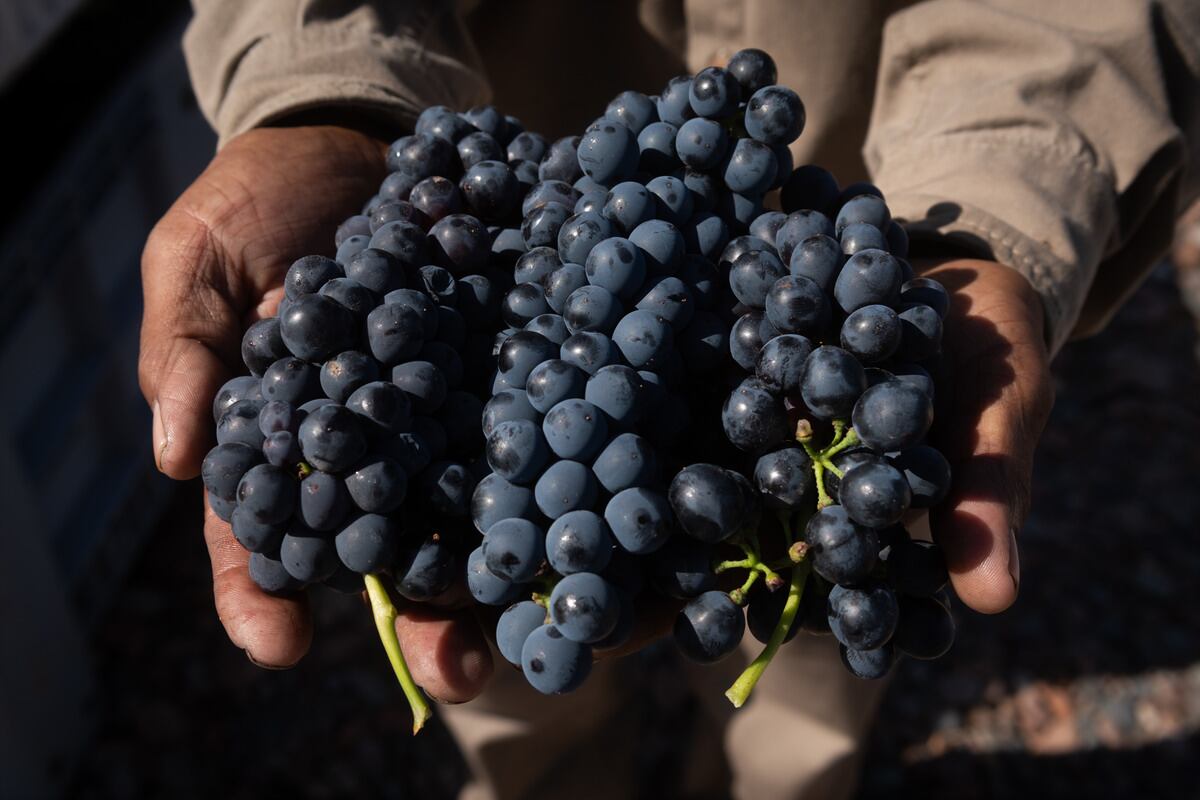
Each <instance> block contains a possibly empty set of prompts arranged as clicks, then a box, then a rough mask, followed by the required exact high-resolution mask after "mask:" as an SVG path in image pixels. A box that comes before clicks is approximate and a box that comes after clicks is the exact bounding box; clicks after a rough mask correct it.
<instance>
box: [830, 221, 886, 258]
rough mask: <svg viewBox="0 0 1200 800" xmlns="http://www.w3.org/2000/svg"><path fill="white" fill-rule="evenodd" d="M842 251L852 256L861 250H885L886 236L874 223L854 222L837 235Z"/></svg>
mask: <svg viewBox="0 0 1200 800" xmlns="http://www.w3.org/2000/svg"><path fill="white" fill-rule="evenodd" d="M838 238H839V241H840V242H841V245H842V252H843V253H845V254H846V255H847V256H852V255H854V254H855V253H857V252H859V251H861V250H883V251H886V250H887V237H885V236H884V235H883V232H882V231H881V230H879V229H878V228H876V227H875V226H874V225H867V224H865V223H861V222H856V223H854V224H852V225H847V226H846V227H845V228H844V229H843V230H842V233H841V236H839V237H838Z"/></svg>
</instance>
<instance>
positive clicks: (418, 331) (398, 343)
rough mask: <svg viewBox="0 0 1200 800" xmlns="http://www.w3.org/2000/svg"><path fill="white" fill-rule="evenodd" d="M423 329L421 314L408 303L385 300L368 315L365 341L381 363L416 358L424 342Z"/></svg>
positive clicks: (397, 362)
mask: <svg viewBox="0 0 1200 800" xmlns="http://www.w3.org/2000/svg"><path fill="white" fill-rule="evenodd" d="M398 291H401V292H403V291H407V290H405V289H400V290H398ZM426 330H427V323H426V322H425V320H424V319H423V318H422V315H421V313H420V312H419V311H418V310H417V309H415V308H413V307H412V306H410V305H407V304H403V303H394V302H393V303H385V304H384V305H381V306H376V307H375V308H374V309H372V311H371V312H370V313H369V314H368V315H367V344H368V346H369V348H370V350H371V355H373V356H374V357H375V358H376V359H377V360H378V361H380V362H381V363H382V364H384V365H393V364H399V363H401V362H403V361H407V360H408V359H410V358H415V357H416V355H417V354H418V353H420V352H421V347H422V346H423V345H424V344H425V340H426V338H427V336H426ZM429 338H431V337H429Z"/></svg>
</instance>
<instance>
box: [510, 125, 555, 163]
mask: <svg viewBox="0 0 1200 800" xmlns="http://www.w3.org/2000/svg"><path fill="white" fill-rule="evenodd" d="M549 146H550V143H549V142H547V141H546V137H544V136H542V135H541V134H540V133H530V132H529V131H522V132H521V133H518V134H517V135H516V136H514V137H513V140H512V141H511V142H509V143H508V149H507V152H506V153H505V155H506V156H507V157H508V160H509V162H513V161H532V162H533V163H535V164H536V163H537V162H539V161H541V160H542V156H544V155H545V154H546V150H547V149H548V148H549Z"/></svg>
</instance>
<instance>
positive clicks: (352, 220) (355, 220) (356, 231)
mask: <svg viewBox="0 0 1200 800" xmlns="http://www.w3.org/2000/svg"><path fill="white" fill-rule="evenodd" d="M364 234H366V235H368V236H369V235H370V234H371V219H370V218H369V217H368V216H366V215H365V214H355V215H354V216H352V217H347V218H346V219H344V220H342V224H341V225H338V227H337V230H336V231H335V232H334V234H333V246H334V247H341V246H342V243H343V242H345V241H346V240H347V239H349V238H350V237H351V236H362V235H364Z"/></svg>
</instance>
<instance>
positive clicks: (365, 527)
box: [334, 514, 400, 575]
mask: <svg viewBox="0 0 1200 800" xmlns="http://www.w3.org/2000/svg"><path fill="white" fill-rule="evenodd" d="M399 539H400V532H399V530H398V529H397V526H396V523H395V521H393V520H392V519H391V518H390V517H387V516H383V515H381V514H362V515H360V516H358V517H356V518H354V519H353V520H351V521H350V522H349V523H348V524H347V525H346V526H345V527H343V528H342V529H341V530H340V531H338V532H337V534H336V535H335V536H334V545H335V546H336V548H337V554H338V558H340V559H341V561H342V563H343V564H345V565H346V567H347V568H349V569H351V570H353V571H354V572H357V573H360V574H364V575H365V574H367V573H372V572H379V571H380V570H383V569H386V568H388V567H390V566H391V564H392V562H393V561H394V560H395V557H396V550H397V548H398V546H399Z"/></svg>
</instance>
